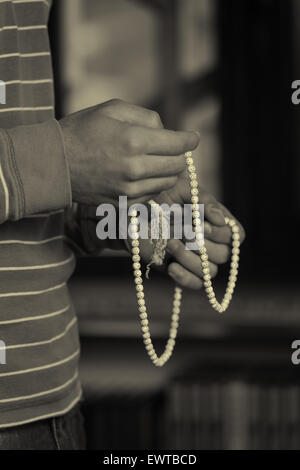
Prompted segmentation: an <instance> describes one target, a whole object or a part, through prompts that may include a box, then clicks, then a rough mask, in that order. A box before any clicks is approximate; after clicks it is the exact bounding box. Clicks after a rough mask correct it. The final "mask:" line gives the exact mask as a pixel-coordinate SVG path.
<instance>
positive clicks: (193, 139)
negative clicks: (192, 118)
mask: <svg viewBox="0 0 300 470" xmlns="http://www.w3.org/2000/svg"><path fill="white" fill-rule="evenodd" d="M129 132H131V134H133V135H131V136H130V140H131V141H135V140H139V142H140V145H141V146H143V147H144V152H145V153H147V154H153V155H170V156H174V155H182V154H183V153H185V152H187V151H191V150H194V149H195V148H196V147H197V146H198V144H199V135H198V134H197V133H196V132H194V131H170V130H166V129H150V128H147V127H141V126H140V127H138V126H136V127H135V126H132V127H131V130H130V131H129ZM136 146H138V145H136Z"/></svg>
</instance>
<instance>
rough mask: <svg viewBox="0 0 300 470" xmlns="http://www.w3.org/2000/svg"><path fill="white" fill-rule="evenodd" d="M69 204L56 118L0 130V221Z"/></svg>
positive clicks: (63, 155) (16, 218) (67, 176)
mask: <svg viewBox="0 0 300 470" xmlns="http://www.w3.org/2000/svg"><path fill="white" fill-rule="evenodd" d="M71 203H72V195H71V184H70V176H69V168H68V163H67V161H66V157H65V152H64V145H63V139H62V136H61V130H60V127H59V124H58V123H57V121H56V120H55V119H50V120H49V121H46V122H43V123H41V124H34V125H28V126H18V127H15V128H13V129H0V223H3V222H5V221H7V220H19V219H22V218H24V217H26V216H29V215H32V214H38V213H41V212H50V211H53V210H58V209H64V208H66V207H70V206H71Z"/></svg>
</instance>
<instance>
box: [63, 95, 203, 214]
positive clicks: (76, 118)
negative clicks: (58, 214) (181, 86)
mask: <svg viewBox="0 0 300 470" xmlns="http://www.w3.org/2000/svg"><path fill="white" fill-rule="evenodd" d="M60 125H61V128H62V133H63V138H64V144H65V151H66V156H67V159H68V162H69V167H70V176H71V186H72V193H73V200H74V201H76V202H80V203H83V204H89V205H98V204H100V203H104V202H109V203H112V204H114V205H117V204H118V197H119V195H126V196H128V198H129V203H130V204H132V203H134V202H145V201H148V200H149V199H151V197H155V195H156V194H158V193H160V192H162V191H164V190H166V189H169V188H172V187H173V186H174V184H175V183H176V181H177V178H178V175H179V174H180V173H181V172H182V171H183V170H184V167H185V161H184V157H183V154H184V153H185V152H186V151H189V150H193V149H194V148H196V147H197V145H198V143H199V136H198V135H197V133H195V132H183V131H182V132H175V131H169V130H165V129H163V126H162V124H161V120H160V118H159V116H158V114H157V113H155V112H153V111H150V110H147V109H144V108H141V107H138V106H134V105H131V104H127V103H125V102H123V101H120V100H112V101H108V102H107V103H104V104H102V105H98V106H94V107H92V108H89V109H85V110H83V111H79V112H77V113H75V114H72V115H70V116H67V117H66V118H64V119H62V120H61V121H60Z"/></svg>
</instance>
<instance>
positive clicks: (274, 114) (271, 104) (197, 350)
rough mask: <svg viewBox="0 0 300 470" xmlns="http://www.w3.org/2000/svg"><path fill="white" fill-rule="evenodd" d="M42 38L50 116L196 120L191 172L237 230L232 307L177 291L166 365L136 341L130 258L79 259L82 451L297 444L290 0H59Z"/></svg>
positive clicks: (152, 306)
mask: <svg viewBox="0 0 300 470" xmlns="http://www.w3.org/2000/svg"><path fill="white" fill-rule="evenodd" d="M50 39H51V44H52V50H53V58H54V71H55V86H56V110H57V117H58V118H59V117H61V116H63V115H65V114H67V113H70V112H73V111H76V110H79V109H81V108H84V107H87V106H91V105H94V104H96V103H100V102H103V101H106V100H109V99H111V98H122V99H124V100H127V101H130V102H133V103H136V104H140V105H143V106H145V107H149V108H151V109H155V110H157V111H158V112H159V113H160V115H161V117H162V120H163V122H164V124H165V126H166V127H168V128H171V129H197V130H200V132H201V135H202V141H201V145H200V147H199V149H198V150H197V162H198V165H199V169H200V175H201V184H202V185H203V186H205V187H206V188H207V189H208V190H210V191H211V192H213V193H214V194H215V195H216V196H217V198H219V199H220V200H222V201H223V202H224V203H225V204H226V206H228V207H229V208H230V210H231V211H232V212H233V213H234V214H235V216H236V217H237V218H238V219H239V220H240V221H241V222H242V223H243V225H244V226H245V228H246V232H247V239H246V242H245V243H244V245H243V247H242V251H241V270H240V277H239V281H238V286H237V291H236V294H235V296H234V299H233V301H232V304H231V307H230V309H229V310H228V311H227V312H226V314H225V315H224V316H218V315H217V314H216V313H214V311H213V310H211V309H210V307H209V304H208V302H207V300H206V299H205V296H204V293H203V292H196V293H195V292H185V293H184V298H183V307H182V320H181V325H180V330H179V338H178V341H177V346H176V348H175V352H174V355H173V357H172V359H171V360H170V362H169V363H168V364H167V365H166V366H165V367H164V368H162V369H156V368H154V367H153V366H152V364H151V363H150V361H149V359H148V358H147V356H146V353H145V351H144V350H143V342H142V339H141V337H140V332H139V324H138V313H137V307H136V302H135V290H134V287H133V279H132V275H131V263H130V260H129V258H128V256H127V255H126V254H125V253H124V254H120V253H117V254H115V253H111V252H108V253H104V254H103V255H102V256H101V257H98V258H95V257H87V258H80V259H79V260H78V264H77V270H76V273H75V276H74V278H73V280H72V283H71V289H72V293H73V298H74V303H75V306H76V308H77V313H78V316H79V321H80V331H81V340H82V358H81V377H82V381H83V387H84V391H85V402H84V404H83V410H84V415H85V420H86V427H87V434H88V446H89V448H90V449H174V450H175V449H300V365H299V366H298V367H297V366H295V365H293V364H292V362H291V355H292V352H293V350H292V349H291V344H292V342H293V341H294V340H295V339H300V291H299V253H300V250H299V233H300V232H299V228H300V159H299V151H300V113H299V110H298V108H297V106H294V105H293V104H292V102H291V94H292V90H291V84H292V82H293V81H294V80H297V79H300V60H299V48H300V2H299V1H298V0H285V1H284V2H283V1H282V0H95V1H91V0H56V1H54V8H53V10H52V13H51V19H50ZM299 109H300V108H299ZM227 274H228V266H224V267H222V269H221V270H220V274H219V276H218V279H217V280H216V288H217V292H218V293H219V295H221V294H222V292H223V291H224V289H225V282H226V278H227ZM172 287H173V286H172V282H171V281H170V280H168V279H167V278H166V277H162V276H161V275H160V274H158V273H154V274H152V277H151V281H148V283H147V284H146V287H145V288H146V295H147V302H148V303H149V311H150V312H151V314H150V321H151V329H152V335H153V338H154V342H155V346H156V347H157V350H158V351H159V352H160V351H161V350H162V349H163V346H164V342H165V339H166V337H167V334H168V327H169V319H170V312H171V296H172Z"/></svg>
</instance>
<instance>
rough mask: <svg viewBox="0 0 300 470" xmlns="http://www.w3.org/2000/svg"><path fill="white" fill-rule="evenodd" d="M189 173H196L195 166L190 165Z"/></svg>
mask: <svg viewBox="0 0 300 470" xmlns="http://www.w3.org/2000/svg"><path fill="white" fill-rule="evenodd" d="M188 171H189V172H190V173H194V172H195V171H196V168H195V167H194V165H188Z"/></svg>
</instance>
